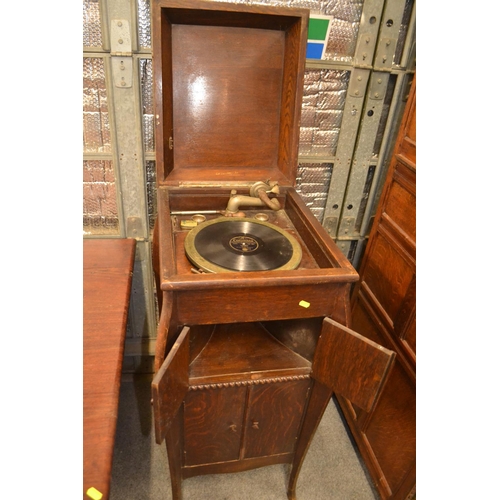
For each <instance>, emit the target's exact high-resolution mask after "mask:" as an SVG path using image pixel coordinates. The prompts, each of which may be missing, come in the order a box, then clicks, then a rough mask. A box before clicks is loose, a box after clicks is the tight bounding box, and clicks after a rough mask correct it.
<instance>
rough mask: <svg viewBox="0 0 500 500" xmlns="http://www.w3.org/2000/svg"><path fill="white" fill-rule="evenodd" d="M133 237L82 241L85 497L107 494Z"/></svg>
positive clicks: (130, 275) (128, 296)
mask: <svg viewBox="0 0 500 500" xmlns="http://www.w3.org/2000/svg"><path fill="white" fill-rule="evenodd" d="M135 246H136V242H135V240H134V239H109V240H102V239H100V240H84V242H83V497H84V498H87V499H88V497H87V496H86V495H85V493H86V491H87V490H88V489H89V488H90V487H94V488H95V489H97V490H98V491H100V492H101V493H102V494H103V498H104V499H106V498H108V494H109V483H110V477H111V464H112V457H113V445H114V439H115V430H116V418H117V415H118V395H119V390H120V378H121V369H122V360H123V346H124V343H125V331H126V325H127V314H128V307H129V299H130V291H131V284H132V270H133V265H134V254H135Z"/></svg>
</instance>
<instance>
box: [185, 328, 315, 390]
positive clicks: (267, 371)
mask: <svg viewBox="0 0 500 500" xmlns="http://www.w3.org/2000/svg"><path fill="white" fill-rule="evenodd" d="M310 370H311V363H310V362H309V361H307V360H306V359H304V358H302V357H301V356H299V355H298V354H296V353H294V352H293V351H291V350H290V349H288V348H287V347H286V346H284V345H283V344H281V343H280V342H278V341H277V340H276V339H275V338H274V337H273V336H272V335H270V334H269V333H268V332H267V331H266V330H265V329H264V328H263V327H262V325H260V324H258V323H233V324H227V325H217V326H216V327H215V331H214V333H213V334H212V336H211V337H210V341H209V342H208V343H207V345H206V346H205V348H204V349H203V350H202V351H201V352H200V354H199V355H198V356H197V358H196V359H195V360H193V362H192V363H191V366H190V372H189V380H190V383H191V385H195V384H210V383H220V382H224V381H226V380H232V381H236V380H248V379H249V378H251V379H252V380H258V379H260V378H263V377H265V378H270V377H273V376H276V377H277V376H286V375H293V374H297V375H298V374H309V373H310Z"/></svg>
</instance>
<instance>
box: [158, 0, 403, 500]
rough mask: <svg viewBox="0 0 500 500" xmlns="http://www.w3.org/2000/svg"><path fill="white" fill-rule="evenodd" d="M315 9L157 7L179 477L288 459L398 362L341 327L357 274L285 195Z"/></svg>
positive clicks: (176, 491)
mask: <svg viewBox="0 0 500 500" xmlns="http://www.w3.org/2000/svg"><path fill="white" fill-rule="evenodd" d="M308 16H309V12H308V11H307V10H304V9H291V8H284V7H272V6H263V5H246V4H237V3H227V4H225V3H217V2H211V1H210V2H205V1H167V0H154V1H153V4H152V20H153V68H154V84H155V119H156V129H155V132H156V141H157V147H156V164H157V199H158V218H157V223H156V226H155V231H154V238H153V260H154V269H155V277H156V284H157V291H158V300H159V308H160V321H159V326H158V335H157V342H156V356H155V370H156V375H155V378H154V380H153V385H152V389H153V408H154V415H155V432H156V440H157V442H158V443H162V442H163V440H164V439H165V440H166V443H167V451H168V458H169V467H170V475H171V480H172V491H173V497H174V499H180V498H181V494H182V488H181V483H182V479H185V478H188V477H192V476H195V475H200V474H210V473H227V472H238V471H242V470H248V469H251V468H255V467H262V466H265V465H271V464H277V463H283V464H291V467H292V469H291V475H290V483H289V489H288V496H289V498H295V485H296V481H297V477H298V472H299V470H300V465H301V463H302V460H303V458H304V456H305V453H306V451H307V447H308V445H309V442H310V440H311V439H312V436H313V434H314V430H315V429H316V426H317V424H318V423H319V421H320V419H321V416H322V414H323V412H324V410H325V408H326V405H327V404H328V402H329V401H330V399H331V396H332V392H333V391H335V393H336V394H337V395H338V396H340V397H346V398H347V399H349V401H351V402H352V403H353V404H355V405H356V406H357V407H359V408H362V409H364V410H366V411H368V410H370V409H371V408H372V407H373V405H374V404H376V401H377V400H378V397H379V395H380V392H381V388H382V386H383V383H384V381H385V378H386V376H387V373H388V372H389V370H390V367H391V366H392V362H393V357H394V353H392V352H390V351H387V350H386V349H384V348H382V347H380V346H378V345H376V344H374V343H373V342H371V341H369V340H367V339H364V338H363V337H361V336H360V335H358V334H357V333H356V332H353V331H352V330H350V329H349V325H350V317H349V292H350V288H351V285H352V283H354V282H355V281H356V280H357V278H358V275H357V273H356V271H355V269H354V268H353V267H352V266H351V264H350V263H349V261H348V260H347V259H346V257H345V256H344V255H343V254H342V252H341V251H340V250H339V248H338V247H337V246H336V244H335V243H334V242H333V240H332V239H331V238H330V236H329V235H328V234H327V233H326V231H325V229H324V228H323V227H322V226H321V224H320V223H319V222H318V220H317V219H316V218H315V217H314V216H313V215H312V213H311V212H310V211H309V209H308V208H307V207H306V205H305V204H304V202H303V201H302V199H301V198H300V196H299V195H298V194H297V192H296V191H295V189H294V183H295V178H296V171H297V166H298V140H299V120H300V113H301V101H302V88H303V76H304V68H305V53H306V40H307V27H308Z"/></svg>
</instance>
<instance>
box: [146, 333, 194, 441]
mask: <svg viewBox="0 0 500 500" xmlns="http://www.w3.org/2000/svg"><path fill="white" fill-rule="evenodd" d="M188 379H189V328H188V327H185V328H183V330H182V331H181V333H180V334H179V337H178V339H177V340H176V342H175V343H174V345H173V346H172V349H171V350H170V352H169V353H168V356H167V357H166V359H165V361H164V362H163V364H162V365H161V367H160V369H159V370H158V373H157V374H156V375H155V377H154V379H153V382H152V395H153V413H154V422H155V437H156V442H157V443H158V444H161V443H162V442H163V439H164V438H165V434H166V433H167V431H168V428H169V427H170V425H171V424H172V421H173V420H174V418H175V416H176V414H177V412H178V411H179V408H180V406H181V404H182V401H183V400H184V396H185V395H186V392H187V390H188V386H189V380H188Z"/></svg>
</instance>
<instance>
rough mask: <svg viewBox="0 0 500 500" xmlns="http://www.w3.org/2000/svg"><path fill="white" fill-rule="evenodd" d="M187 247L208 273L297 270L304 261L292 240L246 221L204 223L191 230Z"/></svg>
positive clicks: (262, 224) (261, 223)
mask: <svg viewBox="0 0 500 500" xmlns="http://www.w3.org/2000/svg"><path fill="white" fill-rule="evenodd" d="M184 247H185V250H186V255H187V257H188V259H189V260H190V261H191V262H192V263H193V264H194V265H196V266H197V267H198V268H199V269H201V270H203V271H206V272H229V271H276V270H278V271H279V270H284V269H296V268H297V267H298V265H299V264H300V261H301V259H302V249H301V248H300V245H299V243H298V241H297V240H296V239H295V238H294V237H293V236H291V235H290V234H288V233H287V232H286V231H283V230H282V229H280V228H279V227H277V226H272V225H271V224H269V223H267V222H264V221H261V220H258V219H249V218H246V217H241V218H239V219H237V220H235V219H231V218H219V219H215V220H211V221H206V222H203V223H202V224H200V225H199V226H197V227H196V228H194V229H191V231H190V232H189V234H188V235H187V236H186V240H185V242H184Z"/></svg>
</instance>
